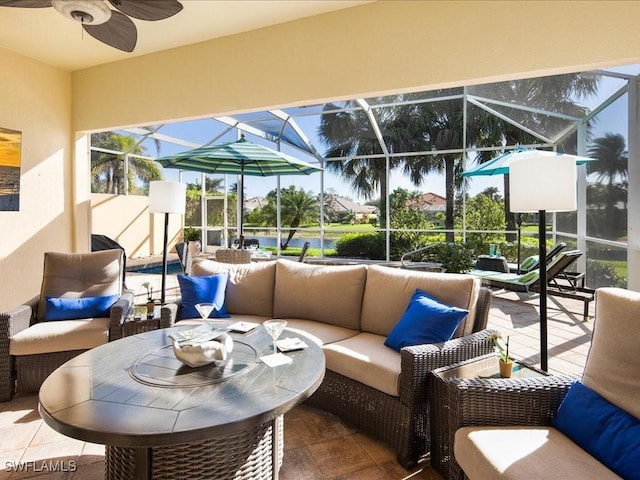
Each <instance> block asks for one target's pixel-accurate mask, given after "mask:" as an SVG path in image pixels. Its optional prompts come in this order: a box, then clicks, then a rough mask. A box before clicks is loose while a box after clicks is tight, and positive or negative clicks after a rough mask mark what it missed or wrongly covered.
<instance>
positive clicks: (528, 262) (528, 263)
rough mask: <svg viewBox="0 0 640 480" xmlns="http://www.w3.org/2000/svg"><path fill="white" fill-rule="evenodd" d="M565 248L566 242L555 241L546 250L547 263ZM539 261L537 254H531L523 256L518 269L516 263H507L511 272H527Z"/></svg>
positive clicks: (535, 266)
mask: <svg viewBox="0 0 640 480" xmlns="http://www.w3.org/2000/svg"><path fill="white" fill-rule="evenodd" d="M565 248H567V244H566V243H564V242H559V243H556V244H555V245H554V246H553V248H552V249H551V250H549V251H548V252H547V265H549V263H550V262H551V261H552V260H553V259H554V258H555V257H556V255H558V254H559V253H560V252H561V251H562V250H564V249H565ZM538 265H539V261H538V255H531V256H530V257H527V258H525V259H524V260H523V261H522V263H520V270H519V271H518V265H517V264H515V263H510V264H509V271H510V272H512V273H527V272H530V271H531V270H533V269H535V268H538Z"/></svg>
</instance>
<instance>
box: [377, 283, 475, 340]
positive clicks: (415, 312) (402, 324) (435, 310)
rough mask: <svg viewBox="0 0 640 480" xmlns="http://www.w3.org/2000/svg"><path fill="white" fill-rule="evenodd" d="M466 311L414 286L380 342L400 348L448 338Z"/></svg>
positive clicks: (449, 338) (467, 312)
mask: <svg viewBox="0 0 640 480" xmlns="http://www.w3.org/2000/svg"><path fill="white" fill-rule="evenodd" d="M468 314H469V311H468V310H464V309H462V308H457V307H452V306H451V305H447V304H446V303H442V302H440V301H439V300H436V299H435V298H433V297H432V296H431V295H429V294H428V293H426V292H423V291H422V290H420V289H417V290H416V293H414V295H413V297H411V301H410V302H409V306H408V307H407V310H406V311H405V312H404V314H403V315H402V318H401V319H400V321H399V322H398V323H397V324H396V326H395V327H393V330H391V333H389V336H388V337H387V339H386V340H385V342H384V344H385V345H386V346H387V347H390V348H393V349H394V350H397V351H400V349H401V348H402V347H408V346H411V345H421V344H424V343H440V342H446V341H447V340H451V337H453V334H454V333H455V331H456V329H457V328H458V325H460V322H461V321H462V320H463V319H464V318H465V317H466V316H467V315H468Z"/></svg>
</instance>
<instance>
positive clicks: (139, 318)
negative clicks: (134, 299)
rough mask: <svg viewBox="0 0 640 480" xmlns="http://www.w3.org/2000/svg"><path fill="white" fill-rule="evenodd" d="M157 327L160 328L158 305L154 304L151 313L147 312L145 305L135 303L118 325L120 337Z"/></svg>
mask: <svg viewBox="0 0 640 480" xmlns="http://www.w3.org/2000/svg"><path fill="white" fill-rule="evenodd" d="M158 328H160V306H156V307H155V308H154V310H153V312H152V313H150V314H147V306H146V305H142V306H139V305H135V306H134V307H133V308H132V309H131V312H130V313H129V315H128V316H127V317H126V318H125V319H124V322H122V325H121V326H120V329H121V334H122V336H121V338H124V337H128V336H130V335H137V334H139V333H144V332H150V331H151V330H157V329H158Z"/></svg>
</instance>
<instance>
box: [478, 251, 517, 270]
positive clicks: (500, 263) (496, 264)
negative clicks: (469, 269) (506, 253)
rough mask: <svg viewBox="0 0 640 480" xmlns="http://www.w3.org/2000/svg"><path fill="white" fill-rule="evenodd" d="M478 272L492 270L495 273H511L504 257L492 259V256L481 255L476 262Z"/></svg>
mask: <svg viewBox="0 0 640 480" xmlns="http://www.w3.org/2000/svg"><path fill="white" fill-rule="evenodd" d="M475 268H476V269H477V270H490V271H493V272H501V273H509V264H508V263H507V259H506V258H504V257H492V256H490V255H479V256H478V259H477V260H476V265H475Z"/></svg>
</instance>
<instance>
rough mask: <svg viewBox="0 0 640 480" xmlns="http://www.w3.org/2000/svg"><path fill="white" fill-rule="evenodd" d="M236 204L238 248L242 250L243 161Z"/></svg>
mask: <svg viewBox="0 0 640 480" xmlns="http://www.w3.org/2000/svg"><path fill="white" fill-rule="evenodd" d="M238 202H239V203H238V204H239V205H240V214H239V217H240V218H239V220H238V248H239V249H240V250H242V247H243V246H244V163H243V164H242V166H241V169H240V185H239V186H238Z"/></svg>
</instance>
